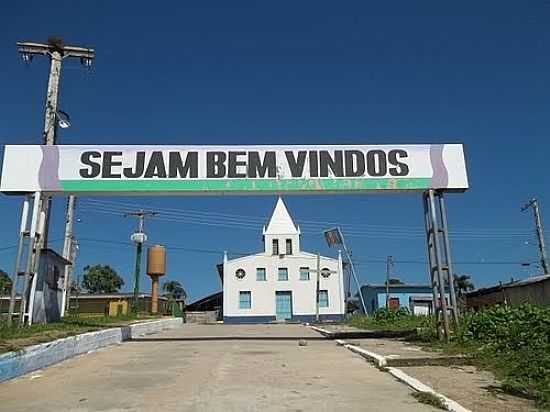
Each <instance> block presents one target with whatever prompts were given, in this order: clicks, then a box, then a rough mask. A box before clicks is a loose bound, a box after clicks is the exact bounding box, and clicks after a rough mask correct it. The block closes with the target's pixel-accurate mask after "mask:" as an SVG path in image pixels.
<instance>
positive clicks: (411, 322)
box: [346, 308, 434, 333]
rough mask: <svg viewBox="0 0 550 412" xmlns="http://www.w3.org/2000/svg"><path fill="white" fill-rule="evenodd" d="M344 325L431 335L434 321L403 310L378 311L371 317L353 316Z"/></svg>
mask: <svg viewBox="0 0 550 412" xmlns="http://www.w3.org/2000/svg"><path fill="white" fill-rule="evenodd" d="M346 324H348V325H350V326H354V327H356V328H360V329H369V330H385V331H407V330H410V331H415V330H417V329H420V330H421V331H427V332H428V333H431V331H432V329H433V328H434V320H433V318H432V317H429V316H416V315H411V314H410V313H409V311H408V310H406V309H405V308H400V309H399V310H390V309H380V310H378V311H376V313H375V314H374V315H372V316H364V315H353V316H351V317H350V318H348V319H347V320H346Z"/></svg>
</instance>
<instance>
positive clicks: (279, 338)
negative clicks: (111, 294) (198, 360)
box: [127, 336, 327, 342]
mask: <svg viewBox="0 0 550 412" xmlns="http://www.w3.org/2000/svg"><path fill="white" fill-rule="evenodd" d="M232 340H241V341H242V340H255V341H299V340H305V341H314V340H315V341H317V340H327V338H325V337H324V336H313V337H312V336H186V337H142V338H131V339H129V340H128V341H127V342H186V341H188V342H194V341H232Z"/></svg>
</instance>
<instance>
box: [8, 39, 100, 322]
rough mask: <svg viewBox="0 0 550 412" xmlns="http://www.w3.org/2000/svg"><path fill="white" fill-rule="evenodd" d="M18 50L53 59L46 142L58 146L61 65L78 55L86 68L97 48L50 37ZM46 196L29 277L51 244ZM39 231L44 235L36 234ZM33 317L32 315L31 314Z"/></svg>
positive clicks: (28, 55) (39, 196)
mask: <svg viewBox="0 0 550 412" xmlns="http://www.w3.org/2000/svg"><path fill="white" fill-rule="evenodd" d="M17 50H18V52H19V53H20V54H21V58H22V59H23V61H24V62H25V63H30V62H31V61H32V59H33V58H34V56H37V55H39V56H48V57H49V58H50V74H49V78H48V90H47V93H46V108H45V113H44V130H43V133H42V144H44V145H54V144H56V132H57V123H58V116H59V112H58V110H57V104H58V100H59V99H58V97H59V82H60V77H61V66H62V63H63V60H64V59H66V58H78V59H80V62H81V64H82V65H83V66H85V67H91V65H92V60H93V59H94V57H95V51H94V49H90V48H85V47H76V46H66V45H65V44H64V42H63V40H62V39H61V38H57V37H50V38H49V39H48V41H47V43H35V42H17ZM43 197H44V196H43V194H42V193H41V192H36V193H35V198H34V202H36V203H37V204H39V205H40V210H39V211H37V212H38V215H39V217H40V218H39V220H40V221H39V222H38V227H39V228H40V230H39V231H37V232H36V233H34V234H33V237H31V238H30V239H29V246H28V248H29V252H28V255H29V256H31V257H30V258H29V259H28V260H29V262H31V264H30V265H29V268H30V272H29V271H26V276H27V277H28V276H31V277H34V276H35V272H36V268H37V267H38V264H39V259H40V252H41V250H42V249H43V248H46V247H47V245H48V230H49V217H50V207H51V197H49V196H48V197H47V198H46V199H42V198H43ZM37 233H39V234H40V235H39V236H37V237H35V235H36V234H37ZM30 283H32V282H29V279H26V281H25V289H24V290H23V297H22V299H21V304H22V306H21V310H20V312H21V319H23V317H24V316H25V312H24V311H25V310H26V309H27V298H28V299H31V300H32V299H33V298H34V297H33V296H27V295H28V294H29V290H28V289H27V288H28V286H29V284H30ZM29 319H30V317H29Z"/></svg>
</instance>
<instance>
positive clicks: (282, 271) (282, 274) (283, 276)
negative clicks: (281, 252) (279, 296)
mask: <svg viewBox="0 0 550 412" xmlns="http://www.w3.org/2000/svg"><path fill="white" fill-rule="evenodd" d="M278 280H288V269H287V268H279V278H278Z"/></svg>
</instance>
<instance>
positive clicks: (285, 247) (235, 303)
mask: <svg viewBox="0 0 550 412" xmlns="http://www.w3.org/2000/svg"><path fill="white" fill-rule="evenodd" d="M263 239H264V250H263V251H262V252H260V253H256V254H254V255H249V256H244V257H240V258H237V259H232V260H228V259H227V255H225V256H224V262H223V320H224V322H225V323H260V322H271V321H275V320H277V321H284V320H293V321H305V322H311V321H314V320H315V319H316V313H317V310H318V311H319V319H320V320H341V319H342V318H343V316H344V313H345V298H344V282H343V268H342V258H341V256H340V254H339V256H338V259H334V258H330V257H325V256H321V257H320V264H319V267H320V268H321V271H320V272H321V274H320V276H319V307H318V308H317V298H316V295H317V272H316V270H317V267H318V263H317V255H316V254H314V253H308V252H303V251H302V250H301V249H300V228H299V227H298V226H296V225H295V224H294V222H293V221H292V218H291V217H290V215H289V213H288V210H287V209H286V206H285V204H284V202H283V200H282V199H281V198H279V199H278V200H277V204H276V206H275V210H274V211H273V214H272V216H271V219H270V220H269V223H268V224H267V227H266V226H264V228H263Z"/></svg>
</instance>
